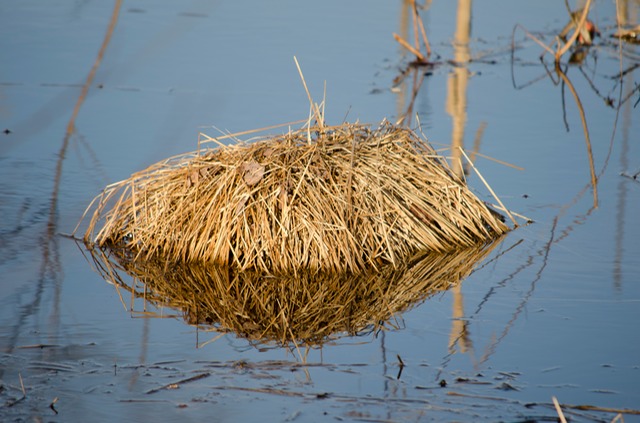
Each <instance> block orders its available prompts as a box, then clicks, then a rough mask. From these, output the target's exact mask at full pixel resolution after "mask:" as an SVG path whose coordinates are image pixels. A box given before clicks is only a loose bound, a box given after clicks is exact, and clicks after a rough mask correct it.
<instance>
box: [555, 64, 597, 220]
mask: <svg viewBox="0 0 640 423" xmlns="http://www.w3.org/2000/svg"><path fill="white" fill-rule="evenodd" d="M556 73H557V74H558V76H560V78H562V81H564V83H565V84H566V85H567V87H569V91H571V94H572V95H573V99H574V100H575V101H576V105H577V106H578V111H579V112H580V120H581V121H582V129H583V130H584V139H585V142H586V144H587V154H588V156H589V170H590V172H591V186H592V187H593V206H594V207H598V178H597V177H596V169H595V165H594V163H593V152H592V149H591V138H590V137H589V127H588V126H587V117H586V115H585V112H584V108H583V107H582V102H581V101H580V97H578V93H577V92H576V89H575V88H574V86H573V84H572V83H571V81H570V80H569V78H568V77H567V75H565V73H564V72H563V71H562V70H561V69H560V66H558V64H557V63H556Z"/></svg>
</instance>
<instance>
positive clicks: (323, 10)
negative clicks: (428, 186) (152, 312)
mask: <svg viewBox="0 0 640 423" xmlns="http://www.w3.org/2000/svg"><path fill="white" fill-rule="evenodd" d="M464 3H465V2H464V1H461V2H460V4H456V3H455V2H444V1H434V2H432V3H431V5H430V7H429V8H428V9H426V10H423V11H421V16H422V17H423V19H424V23H425V27H426V31H427V35H428V37H429V41H430V43H431V46H432V49H433V51H434V53H433V55H432V57H431V60H432V61H433V62H434V64H435V65H434V66H432V67H425V68H419V69H418V70H415V71H409V73H408V74H407V75H406V77H405V78H404V79H402V78H400V80H398V76H399V75H400V73H401V72H402V71H403V70H404V69H406V65H407V63H408V61H409V60H410V59H411V58H410V57H409V56H408V55H407V54H406V53H405V52H404V51H403V49H402V48H400V47H399V45H398V44H397V43H396V42H395V41H394V39H393V37H392V34H393V33H394V32H395V33H399V34H405V32H404V31H405V29H406V27H407V22H410V19H408V18H407V12H406V11H407V8H406V6H405V5H403V4H402V3H401V2H365V1H352V2H338V1H329V2H324V3H322V5H319V4H317V3H314V4H307V3H301V2H294V1H287V2H283V3H280V4H279V5H277V6H276V5H272V4H270V3H267V2H249V3H245V2H212V1H204V0H202V1H191V2H179V3H178V2H170V1H153V2H151V1H125V2H123V3H122V4H121V5H120V6H119V9H118V10H119V15H118V18H117V25H116V26H115V28H114V30H113V34H112V37H111V39H110V42H109V44H108V47H107V49H106V51H105V53H104V56H103V58H102V62H101V63H100V65H99V67H97V71H96V73H95V76H94V78H93V80H92V81H91V86H90V88H89V90H88V92H87V96H86V99H85V101H84V102H83V103H82V104H81V107H80V109H79V111H78V114H77V116H76V118H75V130H74V131H73V132H72V133H71V135H70V136H69V137H65V134H67V128H68V124H69V121H70V119H72V116H73V110H74V107H75V106H76V104H77V101H78V98H79V97H80V95H81V92H82V86H83V84H84V83H85V81H86V80H87V75H88V74H89V72H90V70H91V68H92V66H93V64H94V61H95V58H96V56H97V54H98V51H99V50H100V46H101V44H102V43H103V40H104V37H105V33H106V31H107V27H108V25H109V21H110V17H111V16H112V14H113V11H114V2H98V1H82V2H79V1H68V0H57V1H55V2H53V3H52V2H48V3H47V5H44V4H42V2H37V1H21V2H19V3H16V2H10V1H6V0H1V1H0V62H1V63H2V67H1V69H0V130H2V131H5V132H3V133H1V134H0V275H1V276H0V286H1V289H0V380H1V382H0V399H1V400H2V404H0V407H1V408H0V419H1V420H3V421H14V420H21V419H22V420H23V421H24V420H27V421H32V420H38V419H43V420H46V421H80V420H82V421H87V420H89V421H115V420H127V421H143V420H144V421H151V420H152V419H157V420H158V421H181V422H185V421H201V420H203V419H205V418H206V419H214V420H216V421H265V420H267V421H305V422H306V421H334V420H336V419H338V420H364V421H402V420H409V421H443V420H444V421H452V420H457V421H474V420H483V421H522V420H525V419H527V418H530V419H532V420H541V421H543V420H545V419H548V418H551V417H553V416H556V414H555V411H554V410H553V409H552V408H551V407H550V406H549V405H550V404H551V398H552V396H556V397H557V398H558V399H559V401H560V402H561V403H563V404H570V405H577V404H588V405H595V406H600V407H608V408H612V409H625V408H626V409H635V410H638V409H640V382H639V381H640V331H639V330H638V328H637V325H638V322H640V276H639V275H640V242H638V239H640V224H639V222H638V219H639V216H640V215H639V214H638V210H640V183H639V181H638V180H634V179H632V178H630V177H628V176H630V175H634V174H637V172H638V171H640V145H639V140H640V137H639V136H638V134H640V127H639V124H638V122H639V120H638V118H637V116H638V110H639V109H640V106H638V99H639V98H640V94H639V92H638V89H637V87H638V83H639V81H638V79H639V78H638V69H636V67H637V64H638V63H640V59H639V58H640V51H639V49H638V47H637V46H636V45H633V44H629V43H625V44H623V46H622V47H623V49H622V51H619V50H618V45H617V42H616V40H615V39H612V38H611V37H610V36H611V34H612V33H614V32H615V31H616V30H617V29H616V25H615V16H616V7H615V4H613V3H612V2H609V1H596V2H595V5H594V7H593V10H592V12H591V17H592V19H593V20H594V21H595V22H596V24H597V25H598V27H599V29H600V31H601V32H602V37H600V38H596V45H595V46H594V47H592V48H591V50H590V51H589V52H588V56H587V58H586V59H585V60H584V62H582V64H581V65H573V66H570V67H569V68H568V69H567V68H563V69H565V73H566V76H567V78H568V80H569V81H570V83H571V84H572V85H573V87H574V88H575V92H576V93H577V95H578V97H579V99H580V102H581V104H582V106H583V107H584V114H585V116H586V122H587V125H588V132H589V140H590V149H591V153H590V154H589V149H588V147H587V142H586V140H585V132H584V130H583V127H582V121H581V117H580V113H579V108H578V106H577V103H576V101H575V99H574V96H573V95H572V93H571V90H570V89H569V87H568V85H567V83H566V82H565V83H564V84H562V83H560V82H559V80H558V78H559V77H560V76H559V75H558V74H557V73H555V72H554V71H553V70H552V69H551V70H550V75H547V72H546V71H545V68H544V67H543V66H542V65H541V64H540V61H539V60H538V57H539V55H540V53H541V52H542V49H541V47H539V46H538V45H537V44H535V43H534V42H533V41H531V40H529V39H527V38H526V37H525V36H524V32H523V31H518V32H516V41H517V44H518V49H517V50H516V51H515V55H514V58H513V66H512V57H511V51H510V47H511V34H512V30H513V28H514V25H515V24H521V25H522V26H523V27H526V28H527V29H528V30H529V31H531V32H533V33H536V34H537V35H539V36H541V37H544V39H545V40H546V42H547V43H551V41H552V39H553V34H557V33H558V32H559V31H560V30H561V29H562V27H563V26H564V24H565V23H566V21H567V18H566V16H567V14H566V11H565V10H564V5H563V4H562V2H550V1H545V2H535V4H534V3H532V2H526V1H487V2H475V3H473V5H472V8H471V32H470V38H469V42H468V44H467V45H466V46H464V45H462V46H460V45H458V48H454V47H453V46H454V43H453V40H454V39H456V28H458V29H460V28H459V22H457V21H456V16H457V8H459V7H460V8H462V7H464ZM115 4H116V6H117V5H118V3H117V2H116V3H115ZM497 10H499V11H500V13H496V11H497ZM620 11H621V14H622V15H623V16H624V17H625V18H626V19H627V20H628V22H629V23H631V24H637V23H638V21H637V19H638V14H639V13H640V4H639V3H638V2H637V1H620ZM409 26H410V25H409ZM462 29H464V28H462ZM462 32H464V31H462ZM294 55H295V56H296V57H297V58H298V60H299V61H300V63H301V66H302V69H303V72H304V75H305V79H306V81H307V83H308V85H309V88H310V90H311V92H312V94H313V95H314V96H315V97H316V100H317V101H319V100H320V99H321V98H322V95H323V89H324V88H323V84H324V83H325V81H326V85H327V109H326V110H327V120H328V122H329V123H340V122H342V120H343V119H344V118H345V116H347V120H351V121H355V120H360V121H362V122H371V123H376V122H379V121H380V120H382V119H383V118H388V119H389V120H392V121H395V120H397V119H398V118H399V117H400V116H401V115H402V114H404V113H405V112H406V111H407V110H409V109H410V110H412V113H410V114H409V117H411V119H412V122H411V125H412V126H414V127H415V126H417V125H418V122H419V125H420V129H421V130H422V131H424V133H425V134H426V135H427V136H428V138H429V140H430V141H431V142H432V143H433V144H434V145H435V146H437V147H438V148H443V149H444V150H443V154H450V152H451V151H452V150H451V149H449V150H447V149H448V148H450V146H451V145H452V144H454V145H463V146H464V147H465V148H466V149H467V150H468V151H474V150H476V151H478V152H479V153H481V154H482V155H484V156H489V157H492V158H495V159H498V160H501V161H504V162H507V163H509V164H512V165H514V166H517V167H519V168H515V167H511V166H505V165H503V164H500V163H497V162H495V161H492V160H488V159H485V158H483V157H484V156H480V155H478V156H476V164H477V166H478V168H479V169H480V170H481V172H482V175H483V176H484V177H485V178H486V179H487V180H488V181H489V183H490V185H491V187H492V188H493V189H494V190H495V191H496V193H498V195H499V196H500V198H501V199H502V201H503V202H505V203H506V205H507V206H508V207H509V208H510V209H512V210H514V211H517V212H518V213H520V214H523V215H525V216H527V217H528V218H530V219H533V220H534V222H535V223H533V224H531V225H528V226H525V227H521V228H519V229H518V230H516V231H513V232H512V233H510V234H509V235H508V236H507V237H506V238H505V239H504V240H502V242H501V244H500V245H499V246H497V247H496V248H495V249H494V250H493V251H492V252H491V254H490V255H489V256H488V257H487V258H486V259H484V261H483V262H481V263H479V265H478V266H477V270H476V271H475V272H473V273H472V274H471V275H470V276H469V277H467V278H466V279H465V280H464V282H463V283H462V284H461V285H460V286H459V287H458V288H456V289H452V290H449V291H447V292H443V293H441V294H438V295H436V296H433V297H431V298H430V299H428V300H426V301H425V302H423V303H422V304H419V305H415V306H414V307H413V308H411V309H410V310H408V311H407V312H406V313H403V314H402V315H400V316H398V318H397V321H396V322H395V323H396V324H397V325H398V328H397V329H395V330H389V331H385V332H381V333H378V334H377V336H375V335H373V334H370V335H367V336H362V337H355V338H348V337H346V338H345V337H343V338H339V339H337V340H336V341H335V342H331V343H328V344H325V345H324V346H323V347H322V348H317V349H313V350H311V352H309V355H308V357H307V363H308V365H307V366H301V365H300V360H299V358H298V356H297V353H296V352H295V351H288V350H286V349H281V348H264V347H265V346H253V345H250V344H249V343H248V342H247V341H244V340H242V339H240V338H237V337H235V336H234V335H231V334H227V335H223V336H221V337H219V338H217V339H215V340H214V341H213V342H210V343H207V344H206V345H204V346H201V347H200V348H197V347H196V346H197V344H198V343H203V342H206V341H207V340H208V339H214V338H216V337H217V335H216V334H215V333H210V332H209V333H207V332H202V331H200V332H199V333H196V331H195V329H194V328H193V327H191V326H189V325H187V324H186V323H185V322H184V321H183V320H181V319H180V318H173V317H171V316H174V315H175V314H176V313H175V311H173V310H170V309H162V310H159V312H161V313H162V314H164V315H165V316H167V317H168V318H164V319H163V318H145V314H144V313H142V312H143V311H144V306H143V304H142V303H141V302H136V303H135V306H134V311H133V312H130V311H128V310H127V308H128V307H129V306H130V298H128V297H127V298H122V299H121V297H120V295H119V291H117V290H116V289H115V288H114V287H113V286H112V285H109V284H107V283H106V282H105V281H104V280H103V279H102V278H101V277H100V276H99V275H98V274H97V273H96V272H94V271H93V269H92V268H91V266H90V265H89V263H88V262H87V260H85V258H84V256H83V254H82V252H81V251H80V249H79V248H78V247H77V246H76V244H75V243H74V242H73V241H72V240H69V239H67V238H64V237H62V236H61V234H63V233H70V232H71V231H72V230H73V229H74V227H75V225H76V223H77V222H78V220H79V219H80V217H81V216H82V214H83V212H84V210H85V207H86V206H87V205H88V204H89V202H90V201H91V199H92V198H93V197H94V196H95V195H96V194H98V193H99V192H100V190H101V189H102V188H103V187H104V186H105V185H107V184H108V183H111V182H114V181H118V180H121V179H124V178H127V177H128V176H129V175H130V174H131V173H133V172H135V171H138V170H141V169H143V168H144V167H146V166H148V165H150V164H152V163H154V162H156V161H158V160H161V159H163V158H166V157H169V156H172V155H175V154H178V153H183V152H187V151H191V150H194V149H195V147H196V142H197V134H198V132H206V133H209V134H211V135H215V134H217V133H218V132H217V129H215V128H219V129H221V130H224V131H227V130H228V131H232V132H236V131H243V130H247V129H252V128H259V127H264V126H268V125H272V124H276V123H282V122H288V121H293V120H297V119H301V118H306V116H307V114H308V101H307V98H306V94H305V92H304V89H303V88H302V86H301V83H300V80H299V76H298V73H297V70H296V68H295V64H294V62H293V56H294ZM620 56H622V61H621V59H620ZM465 57H467V58H470V59H471V62H470V63H468V64H466V65H454V64H452V63H451V62H452V61H453V60H458V61H459V60H460V59H461V58H465ZM546 59H547V62H550V58H549V55H548V54H547V56H546ZM566 60H567V58H565V62H566ZM621 69H622V70H623V71H626V73H625V75H624V77H623V78H622V79H621V78H619V76H618V75H619V73H620V70H621ZM394 80H395V82H394ZM420 81H422V83H421V84H419V82H420ZM554 81H555V82H554ZM414 93H415V100H414V101H413V103H412V102H411V98H412V96H413V94H414ZM609 98H610V99H611V100H612V103H613V105H614V106H616V107H617V106H618V105H619V104H620V103H621V99H622V100H624V99H626V101H625V102H624V104H622V105H621V106H620V107H619V108H615V107H611V106H609V105H608V104H607V99H609ZM415 114H417V115H418V119H416V118H415V116H414V115H415ZM214 127H215V128H214ZM65 140H66V142H65ZM590 158H592V160H593V164H592V165H591V163H590ZM592 171H593V174H594V175H595V176H596V177H597V189H595V190H594V189H593V186H592V185H591V181H592ZM625 175H627V176H625ZM468 179H469V184H470V185H472V186H473V187H474V188H476V189H477V191H478V194H479V195H480V196H481V197H482V198H486V199H487V200H491V199H490V197H489V195H488V193H487V192H486V189H485V188H484V186H483V184H482V183H481V181H480V180H479V179H478V178H477V176H475V174H473V173H472V172H471V173H470V174H469V178H468ZM595 204H597V207H594V205H595ZM120 293H121V292H120ZM123 305H124V306H123ZM34 346H37V347H34ZM267 347H268V346H267ZM398 356H399V357H401V360H402V362H403V363H404V367H403V368H402V373H401V375H400V377H399V378H398V373H399V370H400V365H399V359H398ZM201 374H203V375H206V377H202V378H200V379H197V380H195V379H194V380H192V381H188V382H184V383H180V384H178V386H179V389H163V390H160V391H158V392H155V391H154V390H155V389H157V388H160V387H163V386H169V385H170V384H171V383H175V382H178V381H184V380H187V379H188V378H190V377H193V376H194V375H201ZM20 378H22V383H23V384H24V388H25V390H26V398H25V399H24V400H21V401H18V402H16V401H17V400H18V399H20V398H21V397H22V388H21V381H20ZM443 380H444V381H446V385H447V386H446V387H441V386H440V381H443ZM56 398H57V400H56V402H55V404H53V408H51V407H50V404H52V402H54V399H56ZM8 405H12V406H10V407H9V406H8ZM566 411H567V412H572V413H575V414H572V418H574V419H576V420H578V421H611V419H612V418H613V417H614V416H615V412H598V411H579V410H573V411H570V410H568V409H567V410H566ZM88 416H89V417H88ZM624 418H625V421H626V422H629V421H640V418H639V417H638V416H634V415H630V414H628V415H625V417H624Z"/></svg>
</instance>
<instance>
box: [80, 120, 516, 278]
mask: <svg viewBox="0 0 640 423" xmlns="http://www.w3.org/2000/svg"><path fill="white" fill-rule="evenodd" d="M92 207H93V215H92V217H91V219H90V222H89V225H88V229H87V231H86V233H85V241H86V242H90V243H95V245H97V246H99V247H104V246H116V247H125V248H127V249H128V250H129V251H130V252H132V253H133V254H134V255H136V256H137V257H139V258H150V257H153V256H162V257H164V259H165V260H168V261H170V262H208V263H215V264H218V265H225V266H226V265H230V266H234V267H236V268H238V269H241V270H249V269H252V270H255V271H270V272H290V271H294V272H296V271H298V270H301V269H306V270H310V271H312V272H313V271H320V270H322V271H332V272H345V271H347V272H357V271H362V270H363V269H367V268H370V267H372V266H373V267H377V266H380V265H382V264H387V263H389V264H392V265H394V266H398V265H400V264H401V263H402V262H403V260H405V259H406V258H407V257H409V256H411V255H413V254H414V253H416V252H418V251H434V252H444V251H451V250H454V249H456V248H460V247H468V246H472V245H477V244H483V243H486V242H487V241H489V240H491V239H493V238H496V237H498V236H500V235H501V234H503V233H505V232H506V231H508V227H507V226H506V225H505V224H504V223H503V222H502V220H501V216H500V215H499V214H497V213H496V212H494V211H492V210H490V209H489V208H488V207H487V206H486V205H485V204H484V202H482V201H481V200H479V199H478V198H477V197H476V196H475V195H474V194H473V193H472V192H471V191H470V190H469V188H468V187H467V185H466V184H465V182H464V181H462V180H461V179H460V178H458V177H456V176H455V175H454V174H453V173H452V171H451V170H450V168H449V166H448V164H447V162H446V160H445V159H444V158H443V157H441V156H440V155H438V154H437V153H436V151H434V149H433V148H432V147H431V146H430V145H429V144H428V142H427V141H426V140H424V139H423V138H421V137H419V136H418V135H417V134H415V133H414V132H413V131H411V130H409V129H407V128H403V127H399V126H395V125H392V124H390V123H388V122H383V123H381V124H380V125H379V126H378V127H372V126H369V125H364V124H350V123H345V124H343V125H339V126H333V127H330V126H326V125H324V124H322V123H320V124H319V125H317V126H311V125H308V126H307V127H304V128H302V129H300V130H297V131H289V132H288V133H286V134H283V135H277V136H269V137H263V138H260V139H258V140H257V141H255V142H252V143H242V142H239V143H236V144H233V145H222V144H220V145H219V146H218V147H216V148H214V149H209V150H204V151H198V152H194V153H190V154H185V155H182V156H178V157H174V158H172V159H169V160H166V161H163V162H160V163H157V164H155V165H152V166H151V167H149V168H148V169H146V170H143V171H141V172H139V173H136V174H134V175H132V176H131V177H130V178H129V179H127V180H124V181H121V182H118V183H116V184H113V185H110V186H108V187H107V188H106V189H105V190H104V192H103V193H102V194H101V195H100V196H98V197H97V198H96V200H94V203H92V206H90V208H89V209H88V210H87V211H88V212H89V211H90V209H91V208H92Z"/></svg>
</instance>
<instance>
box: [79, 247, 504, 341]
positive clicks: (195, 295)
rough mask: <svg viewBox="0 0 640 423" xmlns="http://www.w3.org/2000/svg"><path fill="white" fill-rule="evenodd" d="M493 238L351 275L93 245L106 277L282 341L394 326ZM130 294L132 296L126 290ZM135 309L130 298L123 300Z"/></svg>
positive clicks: (235, 328)
mask: <svg viewBox="0 0 640 423" xmlns="http://www.w3.org/2000/svg"><path fill="white" fill-rule="evenodd" d="M498 244H499V242H498V241H496V242H493V243H489V244H485V245H482V246H476V247H472V248H467V249H463V250H457V251H454V252H450V253H447V254H440V253H421V254H418V255H415V256H413V257H408V258H407V260H405V261H404V262H403V263H402V264H401V265H400V266H399V267H397V268H396V267H394V266H393V265H391V264H388V265H386V266H382V267H381V268H379V269H378V270H370V271H367V272H360V273H357V274H344V273H343V274H336V273H325V272H321V273H315V274H310V273H309V272H303V273H298V274H297V275H292V274H282V275H278V274H265V273H256V272H252V271H238V270H237V269H234V268H231V267H221V266H215V265H206V264H203V263H190V264H186V263H182V264H170V263H167V262H166V261H165V260H164V259H163V258H162V257H160V258H153V259H151V260H134V259H133V258H132V257H131V256H129V255H128V254H127V253H126V251H125V250H108V249H107V250H101V249H92V250H90V251H91V254H92V258H93V260H94V263H95V264H96V268H97V269H98V271H99V272H100V274H101V275H102V277H104V278H105V279H106V280H107V281H109V282H111V283H113V284H114V285H115V286H117V287H122V288H124V289H126V290H127V291H130V292H132V293H133V294H134V296H135V297H136V298H142V299H143V301H145V305H144V307H143V309H144V310H145V311H146V315H149V313H151V316H153V312H150V311H149V310H151V308H150V307H148V305H147V303H146V302H149V303H150V304H152V305H153V306H154V307H156V308H157V309H159V310H162V311H161V312H160V313H158V314H157V316H158V317H164V316H166V314H167V313H166V309H165V307H170V308H172V309H174V310H177V311H180V312H181V313H182V315H183V318H184V320H185V321H186V322H187V323H189V324H191V325H197V326H199V327H200V328H202V329H213V330H215V331H217V332H234V333H235V334H236V335H237V336H239V337H242V338H245V339H248V340H250V341H254V342H257V343H259V344H263V343H275V344H277V345H281V346H291V344H294V345H307V346H313V345H321V344H322V343H324V342H326V341H327V340H330V339H337V338H340V337H342V336H345V335H363V334H367V333H370V332H371V331H377V330H379V329H381V328H392V329H393V328H397V327H398V326H399V325H400V322H399V321H398V320H397V319H398V315H399V314H400V313H403V312H405V311H407V310H408V309H410V308H412V307H414V306H416V305H418V304H420V303H421V302H422V301H424V300H425V299H427V298H428V297H430V296H432V295H434V294H436V293H438V292H441V291H444V290H447V289H449V288H451V287H452V286H455V285H457V284H458V283H461V281H462V280H463V279H464V278H466V277H467V276H468V275H469V273H470V272H471V271H472V270H473V268H474V267H475V265H476V263H478V262H479V261H481V260H483V259H484V258H485V257H486V256H487V255H488V254H489V253H490V252H491V251H492V250H493V249H494V248H495V246H496V245H498ZM132 301H133V296H132ZM126 308H127V309H130V310H135V307H134V304H133V303H132V304H131V305H130V306H127V307H126Z"/></svg>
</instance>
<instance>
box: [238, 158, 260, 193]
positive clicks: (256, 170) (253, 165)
mask: <svg viewBox="0 0 640 423" xmlns="http://www.w3.org/2000/svg"><path fill="white" fill-rule="evenodd" d="M240 169H241V171H242V172H243V175H242V179H244V182H245V183H246V184H247V185H249V186H250V187H252V186H254V185H256V184H257V183H258V182H260V181H261V180H262V177H263V176H264V166H262V165H261V164H260V163H258V162H248V163H243V164H242V166H241V167H240Z"/></svg>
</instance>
